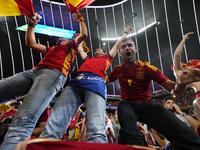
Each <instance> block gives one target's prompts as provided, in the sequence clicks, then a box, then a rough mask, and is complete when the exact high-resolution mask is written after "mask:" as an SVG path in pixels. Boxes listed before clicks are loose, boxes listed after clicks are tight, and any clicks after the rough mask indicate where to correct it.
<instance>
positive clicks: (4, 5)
mask: <svg viewBox="0 0 200 150" xmlns="http://www.w3.org/2000/svg"><path fill="white" fill-rule="evenodd" d="M21 15H28V16H34V15H35V11H34V8H33V4H32V2H31V0H0V16H21Z"/></svg>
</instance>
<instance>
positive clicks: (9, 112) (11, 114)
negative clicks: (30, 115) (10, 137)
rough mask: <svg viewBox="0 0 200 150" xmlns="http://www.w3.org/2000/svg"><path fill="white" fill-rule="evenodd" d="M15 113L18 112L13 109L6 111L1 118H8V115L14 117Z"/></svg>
mask: <svg viewBox="0 0 200 150" xmlns="http://www.w3.org/2000/svg"><path fill="white" fill-rule="evenodd" d="M15 113H16V110H13V109H11V110H10V111H8V112H6V113H5V114H4V115H3V116H2V118H1V120H3V119H4V118H6V117H13V116H14V115H15Z"/></svg>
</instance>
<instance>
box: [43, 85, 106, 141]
mask: <svg viewBox="0 0 200 150" xmlns="http://www.w3.org/2000/svg"><path fill="white" fill-rule="evenodd" d="M84 102H85V107H86V127H87V128H86V141H87V142H96V143H106V142H107V137H106V134H105V117H104V115H105V108H106V101H105V99H104V98H103V97H102V96H100V95H99V94H96V93H94V92H92V91H89V90H87V89H85V88H78V87H73V86H67V87H66V88H65V90H64V91H63V92H62V94H61V95H60V97H59V98H58V100H57V102H56V104H55V105H54V107H53V109H52V111H51V114H50V116H49V118H48V121H47V123H46V126H45V128H44V132H43V133H42V134H41V135H40V137H46V138H53V139H61V138H62V136H63V135H64V133H65V131H66V130H67V127H68V125H69V123H70V122H71V120H72V119H73V118H74V116H75V114H76V113H77V111H78V109H79V108H80V106H81V104H82V103H84Z"/></svg>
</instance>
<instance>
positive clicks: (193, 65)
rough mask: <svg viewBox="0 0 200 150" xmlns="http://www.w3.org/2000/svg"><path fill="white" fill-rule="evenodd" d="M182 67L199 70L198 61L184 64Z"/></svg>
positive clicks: (199, 64) (199, 62) (199, 63)
mask: <svg viewBox="0 0 200 150" xmlns="http://www.w3.org/2000/svg"><path fill="white" fill-rule="evenodd" d="M184 65H186V66H188V67H191V68H198V69H200V61H199V60H194V59H192V60H190V61H189V62H188V63H185V64H184Z"/></svg>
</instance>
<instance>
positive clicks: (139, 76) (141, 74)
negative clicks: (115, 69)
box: [136, 70, 144, 79]
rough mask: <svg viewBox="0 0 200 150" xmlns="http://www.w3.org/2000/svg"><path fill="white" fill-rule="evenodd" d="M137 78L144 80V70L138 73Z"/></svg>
mask: <svg viewBox="0 0 200 150" xmlns="http://www.w3.org/2000/svg"><path fill="white" fill-rule="evenodd" d="M136 78H137V79H144V71H142V70H138V71H136Z"/></svg>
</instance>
